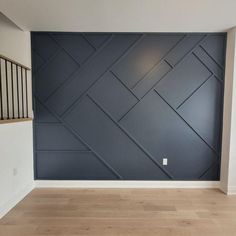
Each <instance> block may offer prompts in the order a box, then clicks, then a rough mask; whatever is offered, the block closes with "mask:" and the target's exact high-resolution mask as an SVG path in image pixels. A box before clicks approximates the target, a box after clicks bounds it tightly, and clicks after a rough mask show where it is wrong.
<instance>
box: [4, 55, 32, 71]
mask: <svg viewBox="0 0 236 236" xmlns="http://www.w3.org/2000/svg"><path fill="white" fill-rule="evenodd" d="M0 58H1V59H4V60H6V61H9V62H12V63H13V64H15V65H18V66H20V67H23V68H24V69H26V70H30V68H29V67H27V66H25V65H23V64H21V63H19V62H17V61H14V60H12V59H10V58H9V57H6V56H3V55H1V54H0Z"/></svg>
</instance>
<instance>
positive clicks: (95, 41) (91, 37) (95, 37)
mask: <svg viewBox="0 0 236 236" xmlns="http://www.w3.org/2000/svg"><path fill="white" fill-rule="evenodd" d="M110 36H111V35H110V34H94V33H88V34H84V37H85V38H86V39H87V40H88V42H89V43H91V45H92V46H93V47H94V48H96V49H99V48H100V47H101V46H102V44H103V43H104V42H105V41H106V40H107V39H108V38H109V37H110Z"/></svg>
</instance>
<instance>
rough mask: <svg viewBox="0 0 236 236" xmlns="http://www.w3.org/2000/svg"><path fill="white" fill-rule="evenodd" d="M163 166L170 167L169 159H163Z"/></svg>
mask: <svg viewBox="0 0 236 236" xmlns="http://www.w3.org/2000/svg"><path fill="white" fill-rule="evenodd" d="M162 165H163V166H167V165H168V159H167V158H163V160H162Z"/></svg>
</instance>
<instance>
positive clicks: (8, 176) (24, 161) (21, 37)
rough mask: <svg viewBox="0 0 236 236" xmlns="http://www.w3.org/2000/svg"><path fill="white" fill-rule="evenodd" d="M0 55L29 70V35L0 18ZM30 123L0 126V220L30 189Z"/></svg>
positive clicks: (31, 165) (31, 168) (31, 167)
mask: <svg viewBox="0 0 236 236" xmlns="http://www.w3.org/2000/svg"><path fill="white" fill-rule="evenodd" d="M0 35H1V43H0V54H2V55H4V56H6V57H8V58H11V59H13V60H15V61H18V62H20V63H22V64H24V65H26V66H28V67H30V66H31V56H30V55H31V49H30V34H29V32H22V31H21V30H20V29H18V28H17V27H16V26H15V25H14V24H12V23H11V22H9V21H8V20H7V19H6V18H4V16H2V15H0ZM33 183H34V182H33V135H32V122H31V121H27V122H19V123H9V124H0V187H1V191H0V217H1V216H3V215H4V214H5V213H6V212H7V211H8V210H10V209H11V208H12V207H14V205H15V204H16V203H17V202H18V201H19V200H21V199H22V198H23V197H24V196H25V194H27V193H28V192H29V191H30V190H31V189H32V186H33Z"/></svg>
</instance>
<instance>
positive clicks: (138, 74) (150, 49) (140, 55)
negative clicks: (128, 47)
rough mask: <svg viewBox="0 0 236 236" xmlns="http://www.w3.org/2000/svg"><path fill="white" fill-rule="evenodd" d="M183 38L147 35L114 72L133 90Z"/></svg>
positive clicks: (178, 36) (179, 36)
mask: <svg viewBox="0 0 236 236" xmlns="http://www.w3.org/2000/svg"><path fill="white" fill-rule="evenodd" d="M182 37H183V36H181V35H173V36H172V37H170V36H169V35H160V36H159V37H156V36H155V35H152V34H150V35H147V36H146V37H143V38H142V39H141V41H140V43H139V44H138V45H136V46H135V47H134V48H133V50H132V51H131V52H130V53H129V54H127V55H126V56H125V58H124V59H123V60H121V61H120V62H119V63H118V64H117V65H116V66H115V68H114V70H113V71H114V72H115V73H116V74H117V76H118V77H119V78H120V79H121V80H122V81H124V83H125V84H126V85H127V86H128V87H129V88H132V87H134V86H135V84H136V83H137V82H138V81H139V80H140V79H141V78H142V77H143V76H144V75H145V74H146V73H147V72H148V71H149V70H151V69H152V67H153V66H154V65H155V64H156V63H158V62H159V61H160V60H161V59H162V57H164V55H165V54H167V53H168V51H169V50H170V49H171V48H172V47H173V46H174V45H175V44H176V43H177V42H178V41H179V40H180V39H181V38H182Z"/></svg>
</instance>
